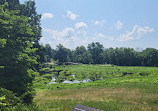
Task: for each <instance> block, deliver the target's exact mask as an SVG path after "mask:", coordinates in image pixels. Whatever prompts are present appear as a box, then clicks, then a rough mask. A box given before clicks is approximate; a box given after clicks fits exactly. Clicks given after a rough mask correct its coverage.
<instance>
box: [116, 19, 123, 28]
mask: <svg viewBox="0 0 158 111" xmlns="http://www.w3.org/2000/svg"><path fill="white" fill-rule="evenodd" d="M122 27H123V23H122V22H121V21H120V20H118V21H117V23H115V28H116V29H117V30H121V29H122Z"/></svg>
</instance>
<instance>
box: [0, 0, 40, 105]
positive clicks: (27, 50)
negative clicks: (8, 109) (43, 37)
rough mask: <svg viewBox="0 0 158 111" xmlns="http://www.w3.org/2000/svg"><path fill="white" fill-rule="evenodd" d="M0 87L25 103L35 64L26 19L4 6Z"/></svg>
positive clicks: (0, 17) (28, 99)
mask: <svg viewBox="0 0 158 111" xmlns="http://www.w3.org/2000/svg"><path fill="white" fill-rule="evenodd" d="M0 32H1V35H0V41H1V42H0V43H1V47H0V58H1V59H0V66H3V68H0V86H2V87H4V88H6V89H8V90H11V91H13V92H14V93H16V94H17V95H18V96H21V97H22V98H23V100H24V102H25V103H31V101H32V99H33V87H32V81H33V79H34V76H35V74H37V73H36V72H35V71H34V70H33V69H34V65H35V64H37V61H36V59H37V58H36V57H34V52H35V51H36V50H37V49H36V48H33V43H34V40H35V38H34V35H35V34H34V33H33V31H32V29H31V26H29V25H28V18H27V17H25V16H23V15H19V11H13V10H9V9H8V5H7V3H5V5H0Z"/></svg>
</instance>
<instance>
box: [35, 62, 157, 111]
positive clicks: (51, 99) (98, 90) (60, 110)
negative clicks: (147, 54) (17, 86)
mask: <svg viewBox="0 0 158 111" xmlns="http://www.w3.org/2000/svg"><path fill="white" fill-rule="evenodd" d="M55 69H63V70H68V71H69V72H70V73H71V75H72V74H73V75H75V77H76V79H78V80H83V79H88V78H90V77H91V75H93V74H101V77H102V78H103V79H102V80H97V81H94V82H88V83H75V84H63V83H58V84H52V85H49V86H47V84H44V82H42V80H43V81H48V79H46V78H43V79H42V80H41V82H36V89H37V91H38V92H37V95H36V97H35V100H34V101H35V102H37V104H38V105H39V106H40V108H41V109H42V110H45V111H70V110H71V109H72V108H73V107H74V106H75V105H76V104H82V105H86V106H89V107H93V108H98V109H101V110H106V111H120V110H121V111H138V110H139V111H141V110H142V111H151V110H152V111H156V110H157V109H158V85H157V83H158V68H157V67H126V66H125V67H123V66H122V67H120V66H114V67H111V66H105V65H71V66H60V67H55ZM51 70H54V68H53V69H51ZM124 73H127V74H126V75H124ZM40 79H41V78H40ZM38 80H39V78H38ZM45 83H47V82H45Z"/></svg>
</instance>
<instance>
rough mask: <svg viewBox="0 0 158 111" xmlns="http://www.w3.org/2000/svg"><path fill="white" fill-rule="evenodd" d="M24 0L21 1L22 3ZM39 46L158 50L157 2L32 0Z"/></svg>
mask: <svg viewBox="0 0 158 111" xmlns="http://www.w3.org/2000/svg"><path fill="white" fill-rule="evenodd" d="M24 1H26V0H20V2H21V3H24ZM35 2H36V7H37V12H38V14H41V15H42V18H41V27H42V38H41V40H40V43H41V44H43V45H44V44H50V46H51V47H52V48H56V46H57V45H58V44H62V45H64V46H65V47H66V48H69V49H75V48H76V47H77V46H81V45H83V46H85V47H87V46H88V44H90V43H92V42H100V43H101V44H102V45H103V46H104V47H105V48H109V47H113V48H116V47H130V48H135V49H136V48H138V49H139V48H140V49H145V48H149V47H150V48H156V49H158V44H157V42H158V14H157V13H158V12H157V11H158V0H35Z"/></svg>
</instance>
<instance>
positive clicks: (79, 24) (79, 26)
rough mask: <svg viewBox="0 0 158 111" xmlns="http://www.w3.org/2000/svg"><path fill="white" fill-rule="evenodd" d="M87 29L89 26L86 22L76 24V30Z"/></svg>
mask: <svg viewBox="0 0 158 111" xmlns="http://www.w3.org/2000/svg"><path fill="white" fill-rule="evenodd" d="M86 27H87V24H86V23H84V22H79V23H76V24H75V28H76V29H79V28H86Z"/></svg>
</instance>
